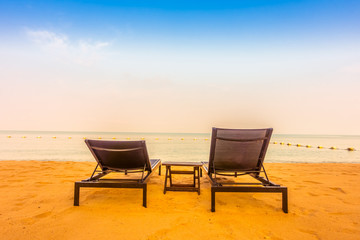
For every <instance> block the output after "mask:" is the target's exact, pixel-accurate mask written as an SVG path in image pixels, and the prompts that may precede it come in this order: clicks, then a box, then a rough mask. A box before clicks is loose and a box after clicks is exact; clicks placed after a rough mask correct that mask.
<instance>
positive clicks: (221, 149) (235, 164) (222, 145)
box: [209, 128, 273, 173]
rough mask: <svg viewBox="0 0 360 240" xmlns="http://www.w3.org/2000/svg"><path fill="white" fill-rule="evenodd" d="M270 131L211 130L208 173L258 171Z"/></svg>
mask: <svg viewBox="0 0 360 240" xmlns="http://www.w3.org/2000/svg"><path fill="white" fill-rule="evenodd" d="M272 130H273V129H272V128H267V129H222V128H213V131H212V139H211V149H210V159H209V173H214V168H215V170H216V171H217V172H218V171H224V172H240V171H243V172H251V171H253V172H258V171H260V169H261V166H262V163H263V161H264V157H265V154H266V150H267V147H268V145H269V141H270V137H271V134H272Z"/></svg>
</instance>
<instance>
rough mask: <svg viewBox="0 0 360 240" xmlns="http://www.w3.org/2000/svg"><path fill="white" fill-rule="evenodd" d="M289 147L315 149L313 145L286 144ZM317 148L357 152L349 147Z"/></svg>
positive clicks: (281, 143)
mask: <svg viewBox="0 0 360 240" xmlns="http://www.w3.org/2000/svg"><path fill="white" fill-rule="evenodd" d="M271 143H272V144H278V142H276V141H275V142H271ZM279 145H285V142H280V143H279ZM286 145H287V146H289V147H290V146H294V147H305V148H314V147H313V146H311V145H302V144H292V143H286ZM316 148H318V149H331V150H347V151H356V149H355V148H353V147H348V148H338V147H336V146H331V147H329V148H326V147H324V146H320V145H319V146H317V147H316Z"/></svg>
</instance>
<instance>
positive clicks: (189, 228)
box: [0, 161, 360, 239]
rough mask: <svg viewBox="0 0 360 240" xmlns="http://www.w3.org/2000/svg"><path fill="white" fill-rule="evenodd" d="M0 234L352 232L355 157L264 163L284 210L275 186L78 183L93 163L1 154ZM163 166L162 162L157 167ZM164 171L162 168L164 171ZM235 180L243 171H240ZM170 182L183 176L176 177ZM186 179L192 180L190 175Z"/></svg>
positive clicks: (359, 205)
mask: <svg viewBox="0 0 360 240" xmlns="http://www.w3.org/2000/svg"><path fill="white" fill-rule="evenodd" d="M0 164H1V169H2V171H1V175H0V179H1V182H0V189H1V198H0V226H1V227H0V239H186V238H187V239H359V236H360V186H359V184H358V183H359V182H360V164H335V163H322V164H298V163H289V164H285V163H272V164H270V163H268V164H266V165H265V167H266V169H267V172H268V175H269V178H270V180H271V181H273V182H275V183H277V184H281V185H284V186H287V187H288V189H289V213H288V214H285V213H283V212H282V210H281V194H278V193H217V194H216V212H215V213H212V212H210V184H209V182H208V181H207V179H206V178H204V177H203V178H202V179H201V195H198V194H197V193H194V192H167V193H166V195H164V194H163V184H164V174H162V176H158V175H157V174H155V175H153V176H152V178H151V179H150V181H149V183H148V195H147V197H148V202H147V204H148V207H147V208H144V207H142V190H140V189H100V188H93V189H90V188H89V189H81V193H80V206H79V207H74V206H73V194H74V182H75V181H78V180H82V179H86V178H88V177H89V176H90V175H91V173H92V171H93V168H94V167H95V162H43V161H1V162H0ZM163 170H164V168H163ZM163 172H164V171H163ZM239 179H242V177H239ZM175 180H176V181H177V182H186V181H189V178H188V177H187V176H181V175H180V176H176V178H175ZM190 181H191V180H190Z"/></svg>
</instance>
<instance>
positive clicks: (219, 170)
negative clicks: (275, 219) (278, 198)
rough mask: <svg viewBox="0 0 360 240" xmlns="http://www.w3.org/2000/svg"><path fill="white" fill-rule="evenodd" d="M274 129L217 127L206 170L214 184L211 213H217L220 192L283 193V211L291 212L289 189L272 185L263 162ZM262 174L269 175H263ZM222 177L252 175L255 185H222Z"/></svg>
mask: <svg viewBox="0 0 360 240" xmlns="http://www.w3.org/2000/svg"><path fill="white" fill-rule="evenodd" d="M272 131H273V129H272V128H267V129H222V128H213V130H212V138H211V147H210V157H209V162H206V163H204V165H203V169H204V171H205V172H206V173H207V174H205V175H206V176H207V177H208V179H209V180H210V183H211V211H212V212H215V193H216V192H278V193H282V210H283V211H284V212H285V213H287V212H288V198H287V187H283V186H280V185H277V184H275V183H273V182H271V181H270V180H269V178H268V176H267V174H266V171H265V168H264V165H263V162H264V157H265V154H266V150H267V148H268V145H269V141H270V137H271V134H272ZM260 173H263V174H264V175H265V178H264V177H261V176H260ZM218 175H224V176H234V177H237V176H240V175H250V176H251V177H253V178H254V179H256V180H257V181H259V182H257V181H255V182H252V183H240V182H231V183H229V182H224V181H223V182H220V181H219V179H217V176H218Z"/></svg>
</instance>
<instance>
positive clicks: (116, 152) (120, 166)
mask: <svg viewBox="0 0 360 240" xmlns="http://www.w3.org/2000/svg"><path fill="white" fill-rule="evenodd" d="M85 143H86V145H87V146H88V147H89V149H90V151H91V153H92V154H93V156H94V158H95V159H96V161H97V165H96V167H95V170H94V172H93V173H92V175H91V177H90V178H88V179H86V180H82V181H80V182H75V191H74V206H79V195H80V188H81V187H93V188H141V189H143V206H144V207H146V193H147V181H148V180H149V178H150V176H151V175H152V174H153V173H154V171H155V170H156V169H157V168H159V175H161V167H160V166H161V161H160V159H151V160H150V159H149V156H148V153H147V149H146V145H145V141H103V140H88V139H86V140H85ZM98 167H100V169H101V170H100V171H97V168H98ZM96 172H98V174H97V175H94V174H95V173H96ZM112 172H124V173H125V174H128V173H139V172H141V173H142V174H141V178H140V179H129V178H128V179H103V178H102V177H104V176H106V175H108V174H109V173H112Z"/></svg>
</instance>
